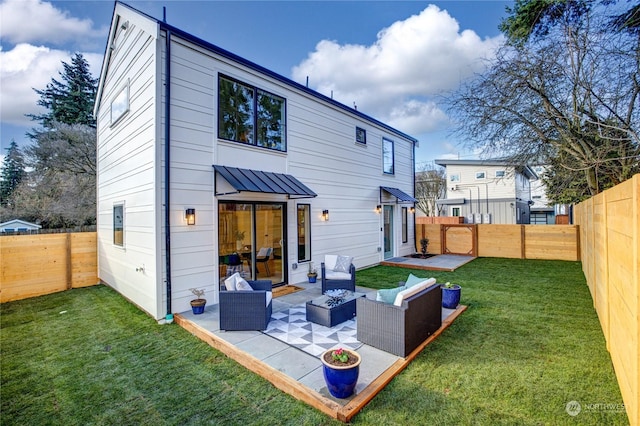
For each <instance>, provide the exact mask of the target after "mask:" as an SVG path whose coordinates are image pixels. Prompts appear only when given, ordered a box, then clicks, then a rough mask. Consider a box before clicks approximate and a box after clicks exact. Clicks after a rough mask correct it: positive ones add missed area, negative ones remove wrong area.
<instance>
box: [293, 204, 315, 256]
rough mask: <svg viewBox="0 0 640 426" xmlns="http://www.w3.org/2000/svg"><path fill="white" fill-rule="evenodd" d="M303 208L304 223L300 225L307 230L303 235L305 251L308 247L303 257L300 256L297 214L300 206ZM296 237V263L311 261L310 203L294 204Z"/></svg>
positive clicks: (298, 217) (298, 216) (298, 218)
mask: <svg viewBox="0 0 640 426" xmlns="http://www.w3.org/2000/svg"><path fill="white" fill-rule="evenodd" d="M301 207H302V208H303V209H304V217H305V222H306V223H305V224H304V225H302V226H304V229H305V230H307V231H308V232H305V235H304V239H305V244H304V247H305V251H306V248H307V247H308V248H309V252H308V253H305V254H306V257H305V258H304V259H303V258H301V257H300V227H301V224H300V215H299V211H300V208H301ZM296 239H297V241H298V244H297V246H298V250H297V252H298V254H297V258H298V263H304V262H311V241H312V240H311V204H306V203H299V204H296Z"/></svg>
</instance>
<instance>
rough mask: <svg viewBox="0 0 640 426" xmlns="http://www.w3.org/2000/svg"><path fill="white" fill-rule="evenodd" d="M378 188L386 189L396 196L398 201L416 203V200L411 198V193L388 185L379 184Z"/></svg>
mask: <svg viewBox="0 0 640 426" xmlns="http://www.w3.org/2000/svg"><path fill="white" fill-rule="evenodd" d="M380 189H381V190H382V191H386V192H388V193H389V194H391V195H393V196H394V197H396V200H397V202H398V203H417V202H418V200H416V199H415V198H413V197H412V196H411V195H409V194H407V193H406V192H403V191H401V190H399V189H398V188H390V187H388V186H381V187H380ZM381 198H382V197H381Z"/></svg>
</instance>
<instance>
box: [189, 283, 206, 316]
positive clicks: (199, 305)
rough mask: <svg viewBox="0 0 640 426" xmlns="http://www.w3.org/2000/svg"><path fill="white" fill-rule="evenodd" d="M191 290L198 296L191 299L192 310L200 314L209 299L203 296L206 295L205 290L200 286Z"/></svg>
mask: <svg viewBox="0 0 640 426" xmlns="http://www.w3.org/2000/svg"><path fill="white" fill-rule="evenodd" d="M190 290H191V293H193V294H194V296H196V299H193V300H192V301H191V310H192V311H193V314H194V315H199V314H201V313H203V312H204V306H205V305H206V304H207V300H206V299H203V298H202V296H204V290H200V289H198V288H192V289H190Z"/></svg>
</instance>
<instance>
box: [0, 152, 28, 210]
mask: <svg viewBox="0 0 640 426" xmlns="http://www.w3.org/2000/svg"><path fill="white" fill-rule="evenodd" d="M25 174H26V172H25V170H24V157H23V156H22V152H21V151H20V148H18V144H17V143H16V141H15V140H13V139H12V140H11V143H10V144H9V148H7V156H6V157H5V158H4V161H3V162H2V174H1V175H0V205H2V206H5V207H8V206H9V205H10V199H11V194H12V193H13V191H14V190H15V189H16V187H17V186H18V185H19V184H20V182H21V181H22V179H23V178H24V176H25Z"/></svg>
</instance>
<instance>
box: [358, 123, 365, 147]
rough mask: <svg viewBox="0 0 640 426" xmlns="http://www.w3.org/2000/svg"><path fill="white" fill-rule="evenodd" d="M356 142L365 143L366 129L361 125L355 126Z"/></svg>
mask: <svg viewBox="0 0 640 426" xmlns="http://www.w3.org/2000/svg"><path fill="white" fill-rule="evenodd" d="M356 142H357V143H361V144H362V145H366V144H367V131H366V130H365V129H363V128H362V127H356Z"/></svg>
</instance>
